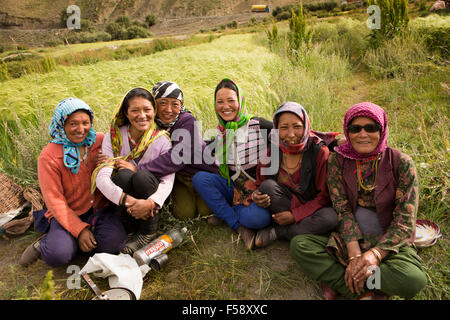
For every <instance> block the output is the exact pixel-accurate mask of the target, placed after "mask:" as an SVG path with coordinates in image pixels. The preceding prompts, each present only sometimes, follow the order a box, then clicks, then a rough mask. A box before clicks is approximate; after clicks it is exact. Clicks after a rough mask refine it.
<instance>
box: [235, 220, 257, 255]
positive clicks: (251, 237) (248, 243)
mask: <svg viewBox="0 0 450 320" xmlns="http://www.w3.org/2000/svg"><path fill="white" fill-rule="evenodd" d="M237 232H238V233H239V236H240V237H241V238H242V240H243V241H244V244H245V248H246V249H247V250H252V249H253V247H254V245H255V236H256V234H255V231H253V230H250V229H248V228H246V227H244V226H240V227H239V228H237Z"/></svg>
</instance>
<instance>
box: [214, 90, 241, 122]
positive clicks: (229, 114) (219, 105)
mask: <svg viewBox="0 0 450 320" xmlns="http://www.w3.org/2000/svg"><path fill="white" fill-rule="evenodd" d="M238 111H239V101H238V96H237V93H236V92H235V91H234V90H232V89H229V88H221V89H219V90H217V93H216V112H217V113H218V114H219V116H220V117H221V118H222V119H223V120H224V121H233V120H234V118H236V115H237V113H238Z"/></svg>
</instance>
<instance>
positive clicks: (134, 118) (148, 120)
mask: <svg viewBox="0 0 450 320" xmlns="http://www.w3.org/2000/svg"><path fill="white" fill-rule="evenodd" d="M126 117H127V118H128V121H130V124H131V128H132V129H134V130H136V131H137V132H140V133H144V132H145V131H146V130H147V129H148V128H149V127H150V126H151V124H152V121H153V118H154V117H155V109H154V108H153V105H152V103H151V102H150V101H149V100H147V99H146V98H143V97H139V96H138V97H134V98H132V99H131V100H130V101H129V103H128V110H127V112H126Z"/></svg>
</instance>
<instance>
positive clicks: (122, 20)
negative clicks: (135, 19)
mask: <svg viewBox="0 0 450 320" xmlns="http://www.w3.org/2000/svg"><path fill="white" fill-rule="evenodd" d="M116 23H118V24H120V25H122V26H123V27H125V28H128V27H129V26H131V20H130V18H128V17H127V16H120V17H117V19H116Z"/></svg>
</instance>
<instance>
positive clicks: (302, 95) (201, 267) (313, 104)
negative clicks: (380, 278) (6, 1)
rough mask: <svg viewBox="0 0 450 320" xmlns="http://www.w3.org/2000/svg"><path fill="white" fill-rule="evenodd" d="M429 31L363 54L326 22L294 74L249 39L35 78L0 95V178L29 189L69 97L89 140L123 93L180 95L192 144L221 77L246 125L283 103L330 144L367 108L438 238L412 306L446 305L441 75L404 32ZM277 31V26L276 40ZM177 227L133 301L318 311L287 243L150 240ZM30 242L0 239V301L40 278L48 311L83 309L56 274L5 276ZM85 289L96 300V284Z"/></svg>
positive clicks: (357, 41) (197, 228)
mask: <svg viewBox="0 0 450 320" xmlns="http://www.w3.org/2000/svg"><path fill="white" fill-rule="evenodd" d="M433 19H434V20H433ZM436 21H438V22H436ZM436 23H438V25H442V26H444V27H447V28H448V27H449V26H450V21H449V19H448V18H446V17H429V18H428V19H427V18H421V19H416V20H413V21H412V23H411V25H412V27H411V28H412V29H411V30H412V31H411V32H410V33H409V34H408V36H407V37H404V38H403V39H400V40H395V41H392V42H390V43H388V44H386V45H385V46H384V47H380V48H378V49H377V50H376V51H370V52H369V51H368V50H366V49H365V47H364V44H365V41H366V36H367V33H368V31H367V30H366V29H365V21H364V20H361V19H357V18H356V19H352V18H339V19H332V20H328V21H324V22H315V23H314V25H311V26H310V27H311V28H314V34H313V38H312V46H311V48H310V49H309V51H308V54H306V55H303V56H302V58H301V59H300V60H296V61H295V62H293V61H292V59H289V58H288V57H287V56H286V55H285V54H283V50H284V49H283V44H281V45H280V47H279V48H278V49H275V50H274V49H272V50H271V49H270V48H269V45H268V43H267V37H266V33H265V31H264V30H263V29H261V30H260V31H259V32H253V33H241V34H223V35H221V36H219V37H216V38H215V39H213V40H212V41H211V42H207V43H201V44H194V45H187V46H184V47H180V48H174V49H169V50H165V51H161V52H157V53H154V54H151V55H147V56H142V57H136V58H131V59H128V60H124V61H100V62H97V63H94V64H90V65H83V66H56V68H55V70H54V71H51V72H48V73H44V74H38V73H35V74H30V75H26V76H22V77H21V78H18V79H13V80H8V81H3V82H0V116H1V122H2V125H1V126H0V143H1V147H2V154H1V155H0V170H1V171H2V172H5V173H7V174H8V175H9V176H11V177H13V178H14V179H15V181H17V182H18V183H20V184H22V185H25V186H35V187H36V186H37V173H36V165H37V164H36V162H37V157H38V155H39V152H40V150H41V149H42V147H43V146H44V145H45V144H47V143H48V142H49V140H50V137H49V136H48V129H47V128H48V123H49V120H50V117H51V115H52V112H53V109H54V107H55V106H56V104H57V103H58V101H60V100H61V99H63V98H65V97H69V96H76V97H78V98H81V99H83V100H84V101H86V102H87V103H88V104H89V105H90V106H91V107H92V108H93V110H94V112H95V119H94V127H95V129H96V130H97V131H103V132H105V131H107V130H108V125H109V120H110V118H111V115H112V111H113V109H114V108H115V107H116V105H117V104H118V103H120V102H121V99H122V98H123V96H124V95H125V93H126V92H127V91H128V90H130V89H131V88H133V87H137V86H140V87H145V88H148V89H150V88H151V87H152V86H153V84H155V83H156V82H158V81H160V80H171V81H174V82H176V83H178V84H179V85H180V87H181V88H182V90H183V92H184V95H185V105H186V106H187V108H188V109H189V110H191V111H192V113H193V114H194V115H195V116H196V117H197V119H198V120H200V121H201V122H202V130H203V132H206V131H207V130H208V129H212V128H215V126H216V117H215V114H214V112H213V92H214V88H215V86H216V84H217V83H218V82H219V81H220V80H221V79H222V78H224V77H228V78H231V79H234V80H235V81H236V82H237V83H238V85H239V86H240V87H241V88H242V89H243V91H244V93H245V96H246V101H247V106H248V110H249V112H250V113H251V114H253V115H257V116H262V117H265V118H267V119H271V118H272V114H273V111H274V110H275V109H276V107H277V106H278V105H280V104H281V103H282V102H284V101H289V100H290V101H296V102H299V103H300V104H302V105H303V106H304V107H305V108H306V110H307V111H308V113H309V115H310V118H311V123H312V128H313V129H315V130H321V131H337V132H342V121H343V116H344V114H345V111H346V110H347V109H348V108H349V107H350V106H352V105H353V104H355V103H358V102H362V101H371V102H374V103H376V104H378V105H380V106H382V107H383V108H384V109H385V110H386V112H387V115H388V119H389V126H390V133H389V134H390V136H389V140H388V143H389V145H390V146H392V147H395V148H399V149H402V150H403V151H404V152H406V153H408V154H409V155H411V156H412V158H413V159H414V161H415V163H416V166H417V168H418V172H419V178H420V192H421V193H420V208H419V213H418V218H426V219H431V220H433V221H435V222H436V223H438V224H439V225H440V227H441V233H442V234H443V236H442V238H440V239H439V240H438V241H437V243H436V244H435V245H434V246H433V247H429V248H420V249H418V253H419V255H420V256H421V257H422V259H423V264H424V266H425V269H426V272H427V275H428V280H429V281H428V285H427V287H426V288H425V289H424V290H423V291H422V292H421V293H420V294H419V295H418V296H416V297H415V299H425V300H441V299H449V298H450V289H449V284H448V278H449V274H450V266H449V264H448V261H449V260H450V259H449V258H450V254H449V253H450V250H449V240H448V231H449V220H448V219H449V211H450V210H449V194H448V192H449V187H450V165H449V163H450V161H449V152H450V143H449V140H448V132H450V130H449V129H450V128H449V116H450V112H449V110H450V108H449V105H450V103H449V102H450V99H449V95H450V82H449V78H448V74H449V71H450V67H449V63H448V60H447V61H445V59H440V58H439V54H438V53H436V52H435V51H431V49H429V48H428V47H427V46H426V45H425V43H424V41H425V40H423V39H422V38H421V36H420V34H419V31H417V30H418V29H419V26H430V25H436ZM286 32H287V26H286V24H282V23H281V24H280V34H281V38H282V37H283V34H284V33H286ZM421 39H422V40H421ZM52 54H55V53H54V51H52ZM430 57H432V58H431V59H430ZM433 59H434V60H433ZM392 75H393V76H392ZM205 138H208V137H205ZM181 225H186V226H187V227H188V229H189V232H188V237H187V239H186V241H184V243H183V245H182V246H181V247H180V248H177V249H175V250H173V251H172V252H171V253H170V254H169V256H170V257H169V263H168V264H167V266H166V267H165V269H163V270H162V271H161V272H151V273H150V274H148V275H147V276H146V278H145V279H144V287H143V292H142V295H141V299H321V294H320V289H319V285H318V283H316V282H314V281H311V280H308V279H306V277H305V276H304V275H303V274H302V272H301V270H300V269H299V268H298V267H297V265H296V264H295V262H294V261H293V260H292V258H291V257H290V256H289V252H288V243H286V242H282V241H279V242H278V243H276V244H275V245H274V246H272V247H270V248H267V249H261V250H254V251H252V252H246V251H245V250H244V247H243V245H242V242H241V241H239V239H238V237H237V234H234V233H232V232H231V231H230V230H229V228H227V227H225V226H218V227H211V226H209V225H207V224H206V221H205V220H204V219H194V220H193V221H189V222H186V223H182V222H180V221H177V220H176V219H174V218H173V217H171V216H170V213H169V212H168V213H167V216H166V217H164V218H163V226H162V227H163V229H168V228H170V227H172V226H181ZM37 237H38V234H37V233H36V232H35V231H33V230H32V228H31V229H30V230H28V231H27V232H26V233H25V234H24V235H22V236H20V237H11V238H10V239H9V240H4V239H1V240H0V242H2V243H1V245H0V273H1V274H2V276H1V277H0V299H40V298H41V297H42V294H43V292H44V291H45V290H44V289H43V288H44V287H43V285H42V283H43V282H44V277H45V275H46V274H47V273H48V272H49V271H50V270H51V271H52V273H53V282H54V288H53V291H52V292H53V296H54V298H58V299H89V298H90V297H92V294H91V293H90V291H89V290H88V289H87V288H86V287H85V286H83V287H82V288H81V289H79V290H70V289H67V286H66V280H67V277H68V274H67V272H66V268H55V269H51V268H49V267H47V266H46V265H45V263H43V262H42V261H38V262H37V263H36V264H35V265H33V271H32V272H30V270H28V269H24V268H21V267H20V266H19V265H18V263H17V261H18V259H19V257H20V255H21V253H22V251H23V250H24V249H25V248H26V246H27V245H28V244H29V243H31V242H32V241H33V239H35V238H37ZM85 262H86V259H85V258H79V259H77V260H76V261H75V262H74V263H75V264H79V265H80V267H82V266H83V265H84V263H85ZM95 281H96V282H97V281H98V285H99V286H100V287H102V289H107V282H106V281H105V280H102V279H95ZM397 298H398V297H391V299H397Z"/></svg>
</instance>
